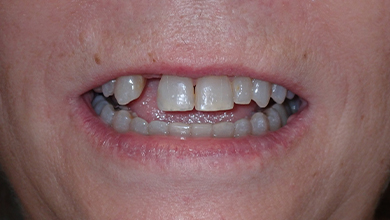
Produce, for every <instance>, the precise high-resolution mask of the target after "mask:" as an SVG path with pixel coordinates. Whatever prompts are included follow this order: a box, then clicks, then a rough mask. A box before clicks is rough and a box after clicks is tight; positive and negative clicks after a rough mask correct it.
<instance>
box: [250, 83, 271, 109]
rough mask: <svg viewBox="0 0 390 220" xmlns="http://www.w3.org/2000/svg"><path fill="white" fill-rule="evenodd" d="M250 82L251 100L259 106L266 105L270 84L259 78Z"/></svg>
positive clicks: (269, 94) (269, 93)
mask: <svg viewBox="0 0 390 220" xmlns="http://www.w3.org/2000/svg"><path fill="white" fill-rule="evenodd" d="M252 83H253V85H252V99H253V101H255V102H256V104H257V105H258V106H260V107H261V108H264V107H266V106H267V105H268V102H269V99H270V96H271V84H270V83H269V82H265V81H262V80H259V79H254V80H253V81H252Z"/></svg>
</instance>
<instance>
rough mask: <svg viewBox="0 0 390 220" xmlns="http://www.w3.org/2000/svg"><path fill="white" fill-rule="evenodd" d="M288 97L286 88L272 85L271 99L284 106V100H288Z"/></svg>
mask: <svg viewBox="0 0 390 220" xmlns="http://www.w3.org/2000/svg"><path fill="white" fill-rule="evenodd" d="M286 95H287V89H286V88H284V87H283V86H279V85H276V84H273V85H272V94H271V97H272V99H273V100H274V101H275V102H276V103H278V104H282V103H283V102H284V99H285V98H286Z"/></svg>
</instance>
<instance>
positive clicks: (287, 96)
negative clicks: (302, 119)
mask: <svg viewBox="0 0 390 220" xmlns="http://www.w3.org/2000/svg"><path fill="white" fill-rule="evenodd" d="M294 96H295V94H294V93H293V92H291V91H290V90H287V95H286V98H288V99H293V98H294Z"/></svg>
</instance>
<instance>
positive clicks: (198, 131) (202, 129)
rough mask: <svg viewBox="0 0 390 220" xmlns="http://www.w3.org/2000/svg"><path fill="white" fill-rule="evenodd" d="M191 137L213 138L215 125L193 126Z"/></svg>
mask: <svg viewBox="0 0 390 220" xmlns="http://www.w3.org/2000/svg"><path fill="white" fill-rule="evenodd" d="M191 136H192V137H212V136H213V125H212V124H191Z"/></svg>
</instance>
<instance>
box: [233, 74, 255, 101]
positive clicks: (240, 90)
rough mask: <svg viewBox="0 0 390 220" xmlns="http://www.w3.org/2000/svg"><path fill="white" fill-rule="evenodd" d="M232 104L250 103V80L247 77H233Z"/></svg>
mask: <svg viewBox="0 0 390 220" xmlns="http://www.w3.org/2000/svg"><path fill="white" fill-rule="evenodd" d="M233 89H234V97H233V100H234V103H236V104H244V105H247V104H249V103H250V102H251V92H252V80H251V78H249V77H234V79H233Z"/></svg>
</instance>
